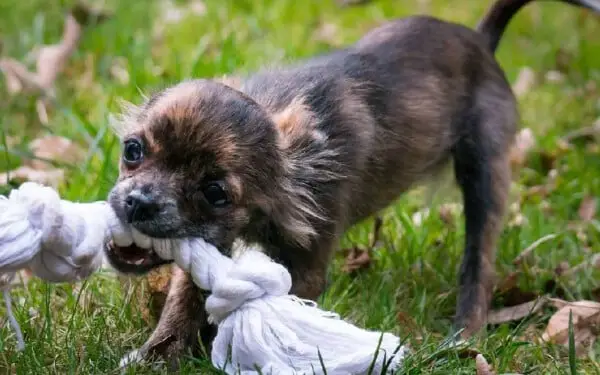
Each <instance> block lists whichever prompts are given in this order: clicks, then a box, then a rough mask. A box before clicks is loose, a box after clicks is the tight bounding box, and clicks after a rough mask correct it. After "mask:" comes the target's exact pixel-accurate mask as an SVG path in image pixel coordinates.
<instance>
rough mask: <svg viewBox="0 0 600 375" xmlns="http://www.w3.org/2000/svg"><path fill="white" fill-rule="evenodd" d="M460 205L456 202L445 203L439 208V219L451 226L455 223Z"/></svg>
mask: <svg viewBox="0 0 600 375" xmlns="http://www.w3.org/2000/svg"><path fill="white" fill-rule="evenodd" d="M461 207H462V206H461V205H460V204H457V203H445V204H442V205H441V206H440V208H439V215H440V219H442V221H443V222H444V224H446V225H448V226H450V227H453V226H454V224H455V218H456V215H458V214H459V213H460V212H461Z"/></svg>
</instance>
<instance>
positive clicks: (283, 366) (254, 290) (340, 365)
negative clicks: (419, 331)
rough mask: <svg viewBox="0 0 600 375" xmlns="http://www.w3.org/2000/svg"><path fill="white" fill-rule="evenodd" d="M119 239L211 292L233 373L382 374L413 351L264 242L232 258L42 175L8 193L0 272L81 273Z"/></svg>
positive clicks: (219, 343)
mask: <svg viewBox="0 0 600 375" xmlns="http://www.w3.org/2000/svg"><path fill="white" fill-rule="evenodd" d="M110 240H113V241H115V244H116V245H117V246H128V245H131V244H132V243H134V242H135V243H136V245H138V246H140V247H144V248H149V247H150V246H151V247H152V249H153V250H154V251H155V252H156V253H157V254H158V255H159V256H160V257H161V258H163V259H169V260H174V262H175V263H176V264H177V265H178V266H179V267H180V268H182V269H183V270H185V271H187V272H189V273H190V274H191V275H192V278H193V280H194V283H195V284H196V285H198V287H200V288H202V289H205V290H210V291H211V292H212V294H211V295H210V296H209V297H208V299H207V300H206V311H207V312H208V314H209V321H210V322H211V323H213V324H217V325H218V330H217V335H216V337H215V339H214V341H213V345H212V351H211V356H212V363H213V365H214V366H215V367H217V368H220V369H222V370H224V371H225V372H226V373H228V374H257V373H258V371H257V369H258V370H260V372H261V373H263V374H313V373H314V374H321V373H324V372H325V371H326V373H328V374H367V373H373V374H380V373H384V372H391V371H394V370H396V369H398V368H399V367H400V365H401V362H402V359H403V358H404V356H405V355H406V353H407V351H408V350H407V348H405V347H404V346H401V344H400V339H399V338H398V337H396V336H394V335H392V334H389V333H383V334H382V333H380V332H374V331H367V330H363V329H360V328H358V327H356V326H354V325H352V324H350V323H347V322H345V321H343V320H341V319H339V316H338V315H337V314H335V313H332V312H327V311H323V310H320V309H319V308H317V307H316V304H315V303H314V302H311V301H305V300H301V299H299V298H297V297H295V296H293V295H289V294H288V293H289V291H290V288H291V276H290V274H289V272H288V271H287V269H286V268H285V267H283V266H282V265H279V264H277V263H275V262H273V261H272V260H271V259H270V258H269V257H268V256H267V255H265V254H263V253H262V252H261V251H259V250H257V249H256V248H253V247H247V248H246V249H245V250H244V251H243V252H242V253H241V255H240V256H239V258H238V259H236V260H233V259H231V258H228V257H226V256H224V255H223V254H221V253H220V252H219V251H218V250H217V249H216V248H215V247H214V246H212V245H210V244H208V243H207V242H205V241H204V240H203V239H200V238H189V239H172V240H169V239H167V240H164V239H160V240H159V239H150V238H148V237H145V236H143V235H140V234H139V233H137V232H136V231H135V230H133V231H131V230H130V228H128V227H126V226H124V225H123V224H121V222H120V221H119V220H118V219H117V217H116V216H115V214H114V212H113V211H112V209H111V208H110V206H109V205H108V204H107V203H106V202H94V203H73V202H68V201H64V200H60V198H59V196H58V194H57V193H56V192H55V191H54V190H52V189H51V188H48V187H43V186H40V185H37V184H34V183H25V184H23V185H21V187H20V188H19V189H17V190H13V191H12V192H11V194H10V196H9V197H8V199H6V198H4V199H1V198H0V274H2V273H11V272H15V271H17V270H19V269H21V268H25V267H29V268H30V269H31V270H32V272H33V273H34V274H35V275H36V276H38V277H41V278H43V279H45V280H48V281H52V282H61V281H71V280H80V279H82V278H85V277H88V276H89V275H90V274H91V273H92V272H94V271H95V270H96V269H98V268H99V267H100V265H101V263H102V256H103V254H102V249H103V247H104V246H105V244H106V243H108V241H110ZM323 367H324V368H325V371H323ZM370 371H372V372H370Z"/></svg>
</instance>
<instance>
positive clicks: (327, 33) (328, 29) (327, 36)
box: [314, 22, 342, 47]
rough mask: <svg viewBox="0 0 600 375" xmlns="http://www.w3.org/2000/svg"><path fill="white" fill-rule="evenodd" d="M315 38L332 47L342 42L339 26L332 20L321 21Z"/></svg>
mask: <svg viewBox="0 0 600 375" xmlns="http://www.w3.org/2000/svg"><path fill="white" fill-rule="evenodd" d="M314 38H315V40H316V41H318V42H321V43H325V44H327V45H330V46H332V47H337V46H339V45H341V43H342V40H341V38H340V33H339V28H338V26H337V25H336V24H334V23H331V22H323V23H321V24H320V25H319V27H318V28H317V29H316V30H315V33H314Z"/></svg>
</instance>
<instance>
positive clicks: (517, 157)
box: [510, 128, 535, 166]
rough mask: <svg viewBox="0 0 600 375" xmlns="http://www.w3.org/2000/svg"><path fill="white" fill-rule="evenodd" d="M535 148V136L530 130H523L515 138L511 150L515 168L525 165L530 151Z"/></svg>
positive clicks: (512, 162)
mask: <svg viewBox="0 0 600 375" xmlns="http://www.w3.org/2000/svg"><path fill="white" fill-rule="evenodd" d="M534 146H535V136H534V135H533V132H532V131H531V129H529V128H525V129H522V130H521V131H520V132H519V133H518V134H517V136H516V137H515V142H514V144H513V146H512V148H511V150H510V162H511V164H512V165H513V166H522V165H523V164H525V160H526V159H527V155H528V153H529V151H531V149H532V148H533V147H534Z"/></svg>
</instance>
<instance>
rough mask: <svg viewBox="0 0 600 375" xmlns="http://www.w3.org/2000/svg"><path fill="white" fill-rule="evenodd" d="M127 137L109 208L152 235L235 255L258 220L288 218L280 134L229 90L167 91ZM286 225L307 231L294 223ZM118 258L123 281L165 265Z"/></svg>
mask: <svg viewBox="0 0 600 375" xmlns="http://www.w3.org/2000/svg"><path fill="white" fill-rule="evenodd" d="M117 131H118V134H119V137H120V139H121V141H122V154H121V162H120V175H119V178H118V181H117V183H116V184H115V186H114V187H113V189H112V191H111V192H110V195H109V202H110V205H111V206H112V208H113V210H114V211H115V212H116V214H117V216H118V217H119V219H120V220H121V221H123V222H125V223H128V224H129V225H131V226H132V227H133V228H135V229H136V230H137V231H139V232H140V233H142V234H143V235H146V236H148V237H153V238H182V237H202V238H204V239H205V240H206V241H207V242H209V243H212V244H213V245H215V246H217V247H219V248H221V249H224V250H228V247H230V246H231V244H232V243H233V241H234V239H235V238H236V236H238V235H239V233H240V231H241V230H242V229H243V228H244V227H246V226H247V225H248V223H249V221H250V218H251V216H252V215H253V213H255V212H262V213H264V214H266V215H272V214H273V213H274V212H285V211H286V210H285V209H284V210H282V209H280V208H278V207H281V204H284V205H285V202H284V200H285V197H286V193H285V192H286V190H287V191H289V190H290V189H289V182H286V181H287V177H286V173H287V169H286V163H285V157H284V156H283V153H282V149H281V140H280V137H281V135H280V134H279V132H278V130H277V126H276V125H275V123H274V120H273V118H272V117H271V116H270V115H269V114H268V113H267V112H266V111H265V110H264V109H263V108H262V107H261V106H260V105H258V104H257V103H256V102H255V101H254V100H252V99H251V98H249V97H248V96H246V95H244V94H243V93H241V92H240V91H238V90H236V89H234V88H232V87H230V86H228V85H226V84H223V83H219V82H215V81H209V80H194V81H186V82H183V83H180V84H178V85H176V86H173V87H170V88H168V89H166V90H163V91H161V92H159V93H157V94H155V95H153V96H152V97H150V98H149V99H148V100H147V101H146V102H145V103H144V104H143V105H141V106H139V107H133V106H132V107H131V108H129V110H128V111H127V112H126V114H125V115H124V116H123V118H122V121H121V122H120V124H119V128H118V129H117ZM286 186H287V188H286ZM289 211H292V210H289ZM280 220H281V222H282V223H283V224H284V225H286V223H288V225H289V226H295V227H298V220H294V218H285V217H281V218H280ZM300 227H301V225H300ZM110 250H111V251H108V252H107V255H108V258H109V260H110V261H111V263H112V264H113V265H114V266H115V267H116V268H117V269H119V270H121V271H123V272H138V273H141V272H146V271H147V270H149V269H152V268H154V267H156V266H158V265H160V264H162V263H163V262H161V261H160V260H159V259H158V258H157V257H156V256H155V254H152V256H150V255H149V254H148V252H147V251H140V249H139V248H136V247H135V246H133V247H129V248H118V247H115V246H113V247H111V248H110Z"/></svg>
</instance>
